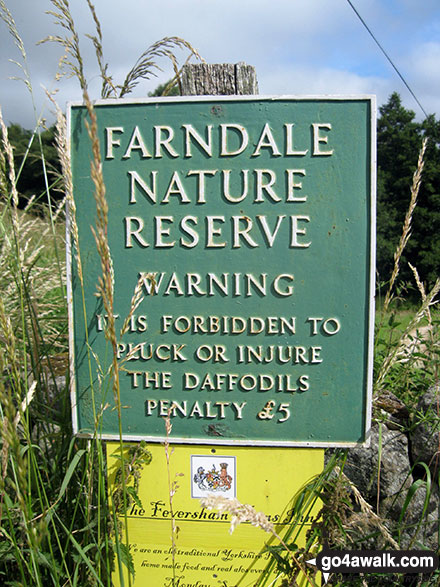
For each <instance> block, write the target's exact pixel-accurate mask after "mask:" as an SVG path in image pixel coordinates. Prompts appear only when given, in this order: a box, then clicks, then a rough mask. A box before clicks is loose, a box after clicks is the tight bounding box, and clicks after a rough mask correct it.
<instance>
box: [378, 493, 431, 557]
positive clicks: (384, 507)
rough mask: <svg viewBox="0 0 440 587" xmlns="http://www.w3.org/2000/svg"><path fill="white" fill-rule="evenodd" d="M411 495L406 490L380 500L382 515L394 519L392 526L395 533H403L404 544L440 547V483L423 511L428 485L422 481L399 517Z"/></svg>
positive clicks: (402, 545) (401, 534)
mask: <svg viewBox="0 0 440 587" xmlns="http://www.w3.org/2000/svg"><path fill="white" fill-rule="evenodd" d="M407 495H408V492H407V491H402V492H401V493H400V495H398V496H395V497H388V498H385V499H384V500H383V501H382V502H381V504H380V513H381V515H382V516H386V517H387V518H388V519H390V520H392V522H391V523H390V524H389V526H390V529H392V530H394V533H395V534H398V533H400V546H401V548H413V549H419V548H428V549H430V550H435V551H437V549H438V528H439V520H438V515H437V512H438V507H439V495H438V490H437V487H436V486H431V489H430V495H429V502H428V505H427V508H426V511H425V513H423V511H424V508H425V498H426V485H421V486H420V487H419V488H418V489H417V490H416V491H415V493H414V495H413V496H412V498H411V501H410V502H409V504H408V505H407V506H406V510H405V512H404V514H403V517H402V520H401V521H399V520H400V516H401V514H402V512H403V509H404V508H405V501H406V498H407Z"/></svg>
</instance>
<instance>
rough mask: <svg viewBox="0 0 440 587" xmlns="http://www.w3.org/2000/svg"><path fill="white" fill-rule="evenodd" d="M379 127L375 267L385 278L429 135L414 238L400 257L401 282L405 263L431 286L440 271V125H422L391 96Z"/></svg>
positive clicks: (405, 277)
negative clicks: (421, 151) (418, 162)
mask: <svg viewBox="0 0 440 587" xmlns="http://www.w3.org/2000/svg"><path fill="white" fill-rule="evenodd" d="M379 112H380V117H379V119H378V126H377V159H378V185H377V194H378V201H377V267H378V270H379V277H380V279H381V280H382V281H383V280H386V279H388V278H389V276H390V275H391V271H392V268H393V262H394V261H393V253H394V251H395V249H396V245H397V243H398V242H399V238H400V235H401V232H402V226H403V222H404V219H405V214H406V211H407V208H408V204H409V201H410V194H411V185H412V176H413V173H414V171H415V169H416V167H417V159H418V155H419V151H420V147H421V145H422V140H423V137H424V136H426V137H428V140H429V142H428V148H427V151H426V155H425V168H424V173H423V177H422V185H421V187H420V191H419V197H418V203H417V206H416V209H415V211H414V214H413V219H412V236H411V239H410V241H409V243H408V245H407V247H406V249H405V252H404V254H403V256H402V259H401V274H400V276H401V279H402V280H406V281H409V280H412V274H411V271H410V269H409V266H408V262H410V263H411V264H412V265H414V266H415V267H416V268H417V269H418V271H419V274H420V276H421V278H422V279H423V280H427V281H428V282H430V283H432V282H433V281H434V280H435V279H436V277H437V276H438V275H439V272H440V236H439V234H440V206H439V204H440V201H439V199H440V166H439V138H440V123H439V122H438V121H436V120H435V117H434V116H433V115H432V116H429V117H428V118H427V119H426V120H425V121H424V122H423V123H418V122H416V121H415V114H414V112H412V111H411V110H407V109H406V108H404V107H403V106H402V102H401V99H400V96H399V94H397V93H393V94H392V95H391V96H390V98H389V100H388V102H387V103H386V104H384V105H383V106H381V107H380V108H379Z"/></svg>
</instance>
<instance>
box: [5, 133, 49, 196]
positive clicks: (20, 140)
mask: <svg viewBox="0 0 440 587" xmlns="http://www.w3.org/2000/svg"><path fill="white" fill-rule="evenodd" d="M8 135H9V140H10V142H11V145H12V147H13V149H14V159H15V173H16V175H17V189H18V192H19V194H20V206H21V207H24V206H25V205H26V204H27V202H28V201H29V199H30V198H31V197H32V196H34V195H35V198H36V202H37V204H39V205H45V204H47V202H48V198H47V188H49V189H51V188H52V187H55V185H54V184H55V183H56V180H57V177H58V176H59V175H60V165H59V161H58V155H57V152H56V148H55V144H54V138H55V127H53V126H52V127H50V128H48V129H46V130H44V131H42V132H41V135H40V138H39V137H38V135H37V134H36V133H33V132H32V131H30V130H26V129H24V128H23V127H22V126H20V125H19V124H11V125H10V126H9V128H8ZM40 139H41V145H40ZM41 151H42V152H43V154H42V152H41ZM43 160H44V165H45V167H46V171H47V177H48V182H49V184H48V185H46V179H45V173H44V166H43ZM57 194H58V192H57V191H56V190H55V189H54V190H51V200H52V201H53V200H54V199H55V200H56V199H57V198H59V197H60V196H57Z"/></svg>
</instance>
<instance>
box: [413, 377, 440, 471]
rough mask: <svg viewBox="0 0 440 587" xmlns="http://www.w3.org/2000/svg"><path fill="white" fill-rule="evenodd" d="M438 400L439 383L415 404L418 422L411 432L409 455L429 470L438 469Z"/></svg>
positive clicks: (439, 397) (439, 393)
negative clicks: (425, 465)
mask: <svg viewBox="0 0 440 587" xmlns="http://www.w3.org/2000/svg"><path fill="white" fill-rule="evenodd" d="M439 402H440V385H438V384H437V385H433V386H432V387H431V388H430V389H428V391H427V392H426V393H425V394H424V395H423V396H422V397H421V398H420V400H419V403H418V404H417V416H416V417H417V418H418V419H419V422H420V423H419V424H418V425H417V426H416V427H415V428H414V430H413V431H412V433H411V456H412V459H413V462H414V463H416V462H417V461H422V462H424V463H426V464H427V465H428V466H429V468H430V469H431V471H432V472H433V473H434V474H435V471H437V472H438V470H439V461H440V456H439V431H440V417H439V411H438V410H439Z"/></svg>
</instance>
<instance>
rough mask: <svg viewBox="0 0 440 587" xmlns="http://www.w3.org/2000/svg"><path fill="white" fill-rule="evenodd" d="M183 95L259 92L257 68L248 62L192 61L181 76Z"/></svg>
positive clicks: (227, 94)
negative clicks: (247, 63) (216, 62)
mask: <svg viewBox="0 0 440 587" xmlns="http://www.w3.org/2000/svg"><path fill="white" fill-rule="evenodd" d="M181 84H182V96H233V95H237V96H244V95H252V94H258V82H257V74H256V72H255V68H254V67H253V66H252V65H246V63H242V62H241V63H236V64H232V63H220V64H208V63H191V64H188V65H185V66H184V67H183V71H182V77H181Z"/></svg>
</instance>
